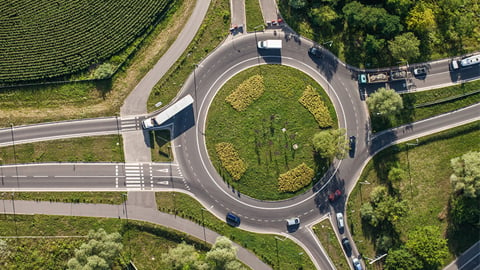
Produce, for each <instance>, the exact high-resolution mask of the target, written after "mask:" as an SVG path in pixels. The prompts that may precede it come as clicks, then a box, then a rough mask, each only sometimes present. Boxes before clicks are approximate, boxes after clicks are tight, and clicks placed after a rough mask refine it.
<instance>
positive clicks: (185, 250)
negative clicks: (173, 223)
mask: <svg viewBox="0 0 480 270" xmlns="http://www.w3.org/2000/svg"><path fill="white" fill-rule="evenodd" d="M161 256H162V262H163V263H164V264H166V265H168V267H169V269H179V270H181V269H192V270H193V269H208V265H207V264H205V262H203V261H202V260H200V255H199V254H198V252H197V251H196V250H195V247H193V246H191V245H188V244H186V243H185V242H182V243H180V244H178V245H177V246H176V247H175V248H171V249H169V250H168V253H163V254H162V255H161Z"/></svg>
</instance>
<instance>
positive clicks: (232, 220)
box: [226, 212, 240, 227]
mask: <svg viewBox="0 0 480 270" xmlns="http://www.w3.org/2000/svg"><path fill="white" fill-rule="evenodd" d="M226 221H227V224H228V225H230V226H232V227H238V226H240V217H238V216H237V215H235V214H234V213H232V212H228V213H227V218H226Z"/></svg>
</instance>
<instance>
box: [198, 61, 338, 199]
mask: <svg viewBox="0 0 480 270" xmlns="http://www.w3.org/2000/svg"><path fill="white" fill-rule="evenodd" d="M260 69H261V72H260ZM257 74H261V75H262V76H263V81H264V84H265V92H264V93H263V95H262V96H261V97H260V98H259V99H257V100H256V101H255V102H253V103H252V104H250V105H249V106H248V107H247V108H246V110H245V111H242V112H238V111H236V110H235V109H233V108H232V106H231V105H230V104H229V103H228V102H226V101H225V98H226V96H228V95H229V94H230V93H231V92H232V91H233V90H234V89H236V88H237V86H238V85H240V84H241V83H242V82H244V81H245V80H247V79H248V78H251V77H252V76H254V75H257ZM307 85H312V86H313V88H315V91H317V92H318V93H319V94H320V96H321V98H322V100H323V101H324V102H325V105H326V107H327V108H328V113H330V117H331V118H332V119H333V123H334V126H335V127H336V125H337V118H336V114H335V109H334V108H333V105H332V103H331V102H330V100H329V98H328V96H327V94H326V93H325V92H324V91H323V89H322V88H321V86H320V85H318V84H317V83H316V82H315V81H314V80H313V79H312V78H310V77H308V76H307V75H305V74H304V73H302V72H300V71H298V70H296V69H293V68H289V67H285V66H280V65H267V66H262V67H253V68H250V69H247V70H245V71H243V72H241V73H239V74H237V75H236V76H234V77H233V78H232V79H230V80H229V81H228V82H227V83H226V84H225V85H224V86H223V87H222V89H220V91H219V92H218V93H217V94H216V96H215V99H214V100H213V102H212V104H211V106H210V109H209V112H208V119H207V128H206V131H205V133H206V145H207V149H208V151H209V154H210V158H211V161H212V163H213V165H214V166H215V168H217V170H218V171H219V173H220V174H221V175H222V176H223V178H224V179H225V181H227V182H229V183H230V184H231V185H232V186H233V187H234V188H235V189H237V190H239V191H240V192H241V193H243V194H247V195H249V196H251V197H254V198H257V199H262V200H279V199H286V198H289V197H292V196H294V195H295V194H299V193H301V192H305V191H306V190H308V189H309V188H311V186H312V184H309V185H307V186H306V187H304V188H302V189H301V190H299V191H297V192H295V193H282V192H280V191H279V189H278V188H279V186H278V177H279V175H280V174H282V173H285V172H287V171H288V170H290V169H293V168H295V167H297V166H298V165H300V164H302V163H305V164H306V165H307V166H308V167H309V168H312V169H314V171H315V173H322V172H324V170H325V169H326V168H327V167H328V164H327V162H326V161H324V160H319V159H318V158H316V157H315V155H314V151H313V146H312V143H311V141H312V137H313V135H314V134H315V133H316V132H318V131H320V128H319V126H318V123H317V122H316V121H315V118H314V117H313V115H312V114H311V113H310V112H309V111H308V110H307V109H305V107H303V105H302V104H300V102H299V101H298V99H299V98H300V97H301V96H302V94H303V91H304V90H305V88H306V87H307ZM292 112H295V113H292ZM282 128H285V131H284V132H283V131H282ZM221 142H228V143H232V144H233V145H234V147H235V149H237V150H238V152H239V155H240V158H241V159H243V160H244V162H245V163H246V167H247V170H246V172H245V174H244V175H243V176H242V178H241V179H240V180H239V181H235V182H234V181H233V180H232V178H231V176H230V175H229V174H228V173H227V172H226V171H225V169H223V167H222V165H221V162H220V160H219V158H218V155H217V154H216V152H215V145H216V144H218V143H221ZM293 144H297V145H298V146H299V147H298V149H297V150H294V149H293ZM259 179H261V181H259Z"/></svg>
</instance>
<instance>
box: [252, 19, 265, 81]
mask: <svg viewBox="0 0 480 270" xmlns="http://www.w3.org/2000/svg"><path fill="white" fill-rule="evenodd" d="M260 27H263V25H257V26H255V27H253V30H255V47H257V44H258V40H257V29H258V28H260ZM257 60H258V65H260V54H259V52H258V49H257ZM260 73H261V72H260Z"/></svg>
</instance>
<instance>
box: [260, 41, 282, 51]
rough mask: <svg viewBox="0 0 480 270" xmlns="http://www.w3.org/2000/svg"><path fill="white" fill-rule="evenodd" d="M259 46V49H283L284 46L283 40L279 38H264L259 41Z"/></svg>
mask: <svg viewBox="0 0 480 270" xmlns="http://www.w3.org/2000/svg"><path fill="white" fill-rule="evenodd" d="M257 47H258V48H259V49H277V50H279V49H281V48H282V41H281V40H279V39H269V40H263V41H259V42H258V43H257Z"/></svg>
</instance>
